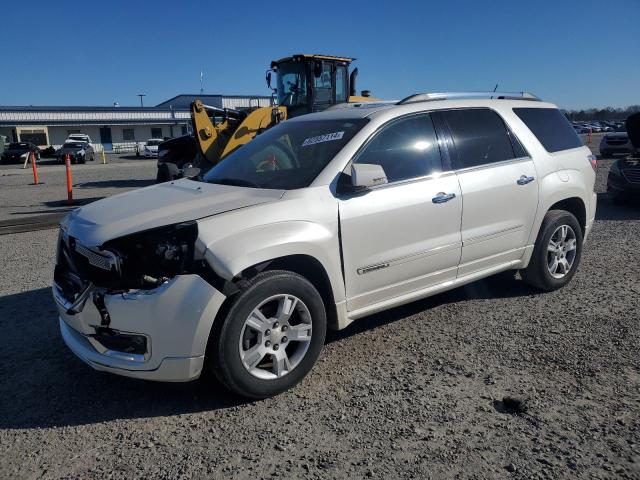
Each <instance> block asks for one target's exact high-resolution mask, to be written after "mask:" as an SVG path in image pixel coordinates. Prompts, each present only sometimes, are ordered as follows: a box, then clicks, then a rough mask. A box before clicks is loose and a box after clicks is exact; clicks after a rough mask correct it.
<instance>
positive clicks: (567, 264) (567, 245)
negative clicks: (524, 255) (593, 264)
mask: <svg viewBox="0 0 640 480" xmlns="http://www.w3.org/2000/svg"><path fill="white" fill-rule="evenodd" d="M577 245H578V243H577V240H576V234H575V232H574V231H573V228H571V227H570V226H569V225H560V226H559V227H558V228H557V229H556V230H555V231H554V232H553V235H551V238H550V239H549V245H548V246H547V268H548V269H549V273H550V274H551V276H552V277H553V278H563V277H564V276H565V275H567V274H568V273H569V271H571V267H573V262H574V261H575V259H576V252H577V250H576V249H577Z"/></svg>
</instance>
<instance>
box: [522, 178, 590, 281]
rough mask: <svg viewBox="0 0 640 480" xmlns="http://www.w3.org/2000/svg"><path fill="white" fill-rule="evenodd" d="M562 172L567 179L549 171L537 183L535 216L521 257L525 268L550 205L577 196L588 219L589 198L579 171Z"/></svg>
mask: <svg viewBox="0 0 640 480" xmlns="http://www.w3.org/2000/svg"><path fill="white" fill-rule="evenodd" d="M564 173H565V174H566V175H568V179H567V180H566V181H565V180H564V178H567V177H563V178H561V177H560V176H559V175H556V174H555V173H551V174H549V175H547V176H546V177H544V179H542V181H541V182H540V184H539V187H538V188H539V190H538V192H539V194H538V198H539V201H540V203H539V204H538V211H537V213H536V218H535V220H534V222H533V226H532V229H531V233H530V234H529V240H528V242H527V249H526V250H525V255H524V257H523V259H522V267H521V268H525V267H526V266H527V265H528V264H529V260H530V258H531V254H532V253H533V246H534V244H535V242H536V239H537V238H538V232H539V231H540V227H541V225H542V221H543V219H544V216H545V215H546V214H547V212H548V211H549V209H550V208H551V206H552V205H554V204H556V203H558V202H560V201H562V200H566V199H568V198H579V199H580V200H582V202H583V204H584V206H585V210H586V213H587V222H588V221H589V218H590V217H589V211H590V210H591V209H590V206H591V199H590V197H589V196H588V195H587V192H586V191H585V189H584V184H583V183H582V184H581V183H580V179H579V178H578V177H579V176H581V175H582V174H581V172H579V171H576V170H565V171H564Z"/></svg>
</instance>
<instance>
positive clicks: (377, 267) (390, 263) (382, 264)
mask: <svg viewBox="0 0 640 480" xmlns="http://www.w3.org/2000/svg"><path fill="white" fill-rule="evenodd" d="M461 247H462V243H460V242H455V243H450V244H448V245H442V246H440V247H435V248H432V249H430V250H425V251H423V252H417V253H412V254H410V255H405V256H404V257H397V258H394V259H391V260H386V261H384V262H380V263H376V264H374V265H368V266H366V267H360V268H358V275H364V274H365V273H369V272H373V271H376V270H381V269H383V268H388V267H395V266H397V265H402V264H403V263H408V262H412V261H414V260H418V259H421V258H425V257H430V256H433V255H438V254H440V253H444V252H448V251H451V250H456V249H458V248H461Z"/></svg>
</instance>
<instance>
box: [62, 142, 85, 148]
mask: <svg viewBox="0 0 640 480" xmlns="http://www.w3.org/2000/svg"><path fill="white" fill-rule="evenodd" d="M83 147H84V143H72V142H67V143H65V144H64V148H83Z"/></svg>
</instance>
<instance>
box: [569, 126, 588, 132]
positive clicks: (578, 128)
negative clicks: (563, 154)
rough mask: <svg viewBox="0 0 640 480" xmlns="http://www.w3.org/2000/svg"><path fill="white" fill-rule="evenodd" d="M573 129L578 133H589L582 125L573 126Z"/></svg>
mask: <svg viewBox="0 0 640 480" xmlns="http://www.w3.org/2000/svg"><path fill="white" fill-rule="evenodd" d="M573 129H574V130H575V131H576V133H589V129H588V128H586V127H583V126H582V125H573Z"/></svg>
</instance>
